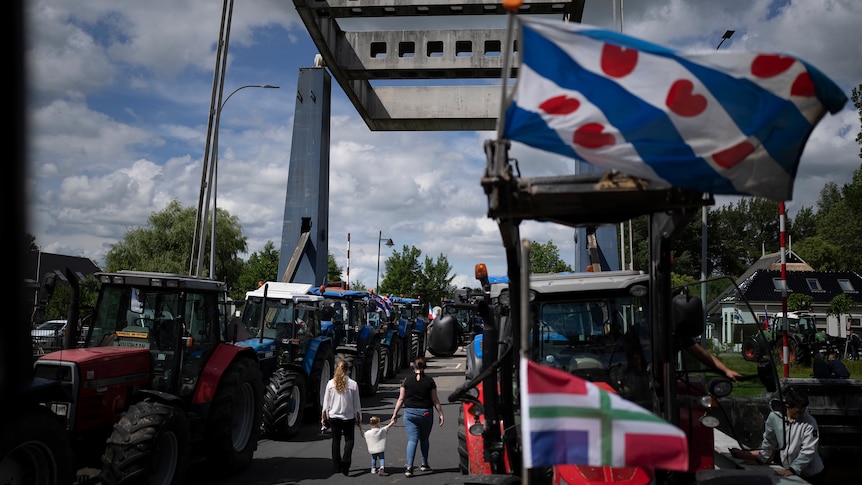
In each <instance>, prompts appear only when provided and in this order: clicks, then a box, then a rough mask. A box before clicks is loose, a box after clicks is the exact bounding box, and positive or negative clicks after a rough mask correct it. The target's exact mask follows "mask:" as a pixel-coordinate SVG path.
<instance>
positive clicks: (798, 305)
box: [787, 293, 814, 312]
mask: <svg viewBox="0 0 862 485" xmlns="http://www.w3.org/2000/svg"><path fill="white" fill-rule="evenodd" d="M813 303H814V297H812V296H811V295H806V294H805V293H793V294H792V295H790V296H789V297H787V311H790V312H798V311H803V310H808V309H809V308H811V305H812V304H813Z"/></svg>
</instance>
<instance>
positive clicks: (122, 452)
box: [34, 271, 263, 485]
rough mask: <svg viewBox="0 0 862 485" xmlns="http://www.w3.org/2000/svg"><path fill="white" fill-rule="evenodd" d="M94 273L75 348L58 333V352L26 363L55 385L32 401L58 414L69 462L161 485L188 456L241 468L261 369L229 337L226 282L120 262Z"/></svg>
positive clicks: (113, 478)
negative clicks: (130, 268)
mask: <svg viewBox="0 0 862 485" xmlns="http://www.w3.org/2000/svg"><path fill="white" fill-rule="evenodd" d="M97 278H98V280H99V281H100V283H101V288H100V292H99V298H98V302H97V304H96V307H95V309H94V311H93V315H92V323H91V325H90V326H89V329H88V331H87V333H86V335H83V336H82V337H83V342H84V344H83V347H82V348H74V347H75V345H70V343H71V342H77V336H76V335H74V333H75V332H74V331H72V332H68V333H67V335H66V338H67V343H66V345H65V349H64V350H60V351H56V352H52V353H50V354H47V355H44V356H41V357H40V358H39V359H38V360H37V361H36V362H35V363H34V372H35V375H36V377H37V378H41V379H44V380H47V381H53V382H58V383H59V384H60V386H61V387H62V389H63V390H64V391H65V397H63V398H57V397H52V398H50V399H46V400H44V401H43V405H44V406H45V407H46V408H47V409H50V410H51V411H53V412H54V413H56V414H57V415H58V416H60V417H62V418H63V420H64V421H65V426H66V430H67V432H68V434H69V436H70V438H71V440H72V443H73V445H74V449H75V466H76V467H77V468H78V469H80V468H97V469H100V470H101V473H100V476H99V479H100V481H101V482H102V483H104V484H126V483H139V482H147V483H158V484H165V485H167V484H181V483H184V480H185V475H186V472H187V470H188V468H189V466H190V464H191V463H193V462H199V461H206V462H207V463H208V466H207V470H208V471H211V472H212V473H214V474H230V473H235V472H238V471H241V470H244V469H245V468H247V467H248V466H249V464H250V463H251V460H252V456H253V453H254V451H255V449H256V448H257V440H258V435H259V432H260V427H261V409H262V396H263V378H262V375H261V371H260V367H259V363H258V359H257V356H256V354H255V353H254V351H252V350H251V349H250V348H248V347H243V346H238V345H234V344H231V343H229V338H228V336H227V335H226V333H227V331H228V326H227V319H228V318H229V317H230V315H229V314H228V313H229V312H227V311H226V309H227V308H228V304H227V293H226V289H227V288H226V286H225V284H224V283H222V282H218V281H213V280H208V279H202V278H197V277H193V276H182V275H176V274H164V273H147V272H126V271H121V272H117V273H99V274H97ZM70 283H71V284H72V299H73V301H72V307H73V308H74V309H75V310H73V311H71V312H70V321H76V319H77V315H76V313H77V308H76V306H77V281H76V280H75V279H74V278H71V279H70ZM70 327H71V328H74V327H75V326H71V325H70ZM214 476H218V475H214Z"/></svg>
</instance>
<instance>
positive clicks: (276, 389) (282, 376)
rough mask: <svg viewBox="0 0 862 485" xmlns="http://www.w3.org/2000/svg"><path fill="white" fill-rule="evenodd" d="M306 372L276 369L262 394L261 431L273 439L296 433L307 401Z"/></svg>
mask: <svg viewBox="0 0 862 485" xmlns="http://www.w3.org/2000/svg"><path fill="white" fill-rule="evenodd" d="M307 395H308V394H307V390H306V381H305V375H303V374H300V373H299V372H296V371H292V370H287V369H276V370H275V372H274V373H273V374H272V376H270V378H269V384H267V386H266V389H265V391H264V394H263V432H264V434H265V435H266V436H267V437H268V438H271V439H273V440H288V439H290V438H293V437H294V436H296V433H297V432H298V431H299V425H300V424H301V423H302V417H303V414H304V412H305V407H306V406H307V404H308V403H306V401H305V400H306V396H307Z"/></svg>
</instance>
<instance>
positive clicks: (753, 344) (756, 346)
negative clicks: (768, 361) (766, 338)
mask: <svg viewBox="0 0 862 485" xmlns="http://www.w3.org/2000/svg"><path fill="white" fill-rule="evenodd" d="M765 348H766V345H764V344H763V343H762V342H761V341H760V339H758V338H757V337H747V338H746V339H745V340H744V341H743V342H742V356H743V357H744V358H745V360H747V361H749V362H760V358H761V357H763V356H764V355H765Z"/></svg>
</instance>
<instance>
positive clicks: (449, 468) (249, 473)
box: [190, 351, 465, 485]
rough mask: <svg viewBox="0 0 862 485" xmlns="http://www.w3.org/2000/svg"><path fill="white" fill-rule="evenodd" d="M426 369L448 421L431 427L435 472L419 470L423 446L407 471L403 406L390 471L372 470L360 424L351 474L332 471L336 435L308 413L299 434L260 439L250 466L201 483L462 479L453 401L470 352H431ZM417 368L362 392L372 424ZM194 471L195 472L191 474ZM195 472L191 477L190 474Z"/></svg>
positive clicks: (392, 433) (385, 415) (390, 445)
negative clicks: (439, 354) (323, 430)
mask: <svg viewBox="0 0 862 485" xmlns="http://www.w3.org/2000/svg"><path fill="white" fill-rule="evenodd" d="M426 358H427V359H428V368H427V370H426V372H427V373H428V374H429V375H431V376H432V377H434V379H435V380H436V382H437V391H438V395H439V397H440V403H441V404H442V406H443V415H444V417H445V422H444V424H443V427H440V426H437V425H436V423H437V420H436V417H435V426H434V430H433V431H432V432H431V449H430V452H429V464H430V465H431V467H432V468H433V470H432V471H431V472H421V471H419V467H418V465H419V463H420V460H419V456H420V455H419V450H417V451H416V458H415V461H414V465H415V467H416V470H415V473H414V476H413V477H412V478H407V477H405V476H404V467H405V466H406V463H407V452H406V449H407V433H406V432H405V430H404V424H403V420H402V418H403V412H402V413H400V414H401V415H402V416H401V418H399V420H398V421H397V423H396V424H395V425H394V426H393V427H392V428H391V429H390V430H389V434H388V438H387V441H386V470H387V471H388V472H389V476H385V477H381V476H378V475H373V474H371V455H370V454H369V453H368V450H367V448H366V447H365V440H364V439H363V438H362V437H361V436H360V435H359V432H358V430H357V434H356V444H355V446H354V448H353V463H352V465H351V469H350V474H349V476H347V477H345V476H344V475H342V474H333V473H332V461H331V459H330V445H331V440H330V438H329V435H324V436H321V435H320V424H319V420H318V419H317V418H318V417H317V416H314V417H313V419H311V420H309V419H306V420H305V423H303V425H302V428H301V430H300V432H299V434H298V435H297V436H295V437H294V438H293V439H291V440H290V441H271V440H261V441H260V442H259V443H258V449H257V451H256V452H255V455H254V461H253V462H252V464H251V467H250V468H249V469H248V470H246V471H245V472H243V473H241V474H238V475H236V476H232V477H226V478H223V479H221V480H213V479H212V477H207V478H206V479H204V478H199V479H197V480H195V481H194V482H193V483H196V484H203V483H207V484H219V485H281V484H300V483H301V484H317V483H328V484H331V483H355V484H359V483H376V484H383V483H408V482H409V483H410V484H411V485H423V484H436V485H439V484H443V483H447V482H451V481H458V480H459V478H460V477H461V473H460V472H459V470H458V437H457V426H458V405H457V404H454V403H449V401H448V396H449V394H450V393H451V392H452V391H453V390H454V389H455V388H456V387H458V386H459V385H460V384H462V383H463V382H464V365H465V356H464V353H463V352H462V351H459V352H458V353H456V354H455V355H453V356H452V357H444V358H438V357H433V356H430V355H429V356H427V357H426ZM411 372H412V371H410V369H404V370H402V371H401V372H400V373H399V374H398V376H397V378H394V379H389V380H387V381H386V382H384V383H382V384H381V385H380V387H379V389H378V391H377V394H376V395H374V396H371V397H365V398H362V413H363V421H364V423H365V425H366V426H367V423H368V419H369V418H370V417H371V416H374V415H376V416H378V417H380V418H381V421H383V422H384V423H385V422H387V421H388V420H389V417H390V416H392V410H393V409H394V408H395V401H396V400H397V399H398V388H399V385H400V382H401V379H403V378H404V377H405V376H407V375H409V374H410V373H411ZM190 475H191V477H193V476H194V473H191V474H190ZM191 477H190V478H191Z"/></svg>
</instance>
